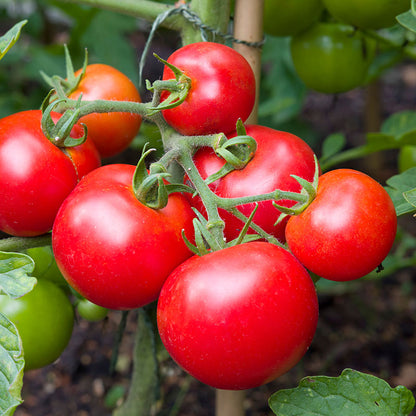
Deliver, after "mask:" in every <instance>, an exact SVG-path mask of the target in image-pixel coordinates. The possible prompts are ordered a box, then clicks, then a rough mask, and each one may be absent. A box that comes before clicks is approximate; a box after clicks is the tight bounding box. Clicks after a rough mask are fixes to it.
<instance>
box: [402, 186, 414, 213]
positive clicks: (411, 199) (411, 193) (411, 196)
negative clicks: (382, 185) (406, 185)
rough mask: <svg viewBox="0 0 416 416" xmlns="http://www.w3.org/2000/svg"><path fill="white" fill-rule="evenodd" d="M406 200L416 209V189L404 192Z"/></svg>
mask: <svg viewBox="0 0 416 416" xmlns="http://www.w3.org/2000/svg"><path fill="white" fill-rule="evenodd" d="M403 196H404V199H405V200H406V201H407V202H408V203H409V204H410V205H413V206H414V207H415V208H416V188H414V189H411V190H410V191H406V192H403Z"/></svg>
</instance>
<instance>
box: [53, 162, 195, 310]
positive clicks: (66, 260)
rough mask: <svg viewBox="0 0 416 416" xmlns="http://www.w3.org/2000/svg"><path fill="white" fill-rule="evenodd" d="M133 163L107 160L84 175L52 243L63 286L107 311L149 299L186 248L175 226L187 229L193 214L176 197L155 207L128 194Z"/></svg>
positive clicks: (62, 213) (56, 226) (188, 231)
mask: <svg viewBox="0 0 416 416" xmlns="http://www.w3.org/2000/svg"><path fill="white" fill-rule="evenodd" d="M134 170H135V166H133V165H121V164H112V165H105V166H103V167H101V168H99V169H96V170H95V171H93V172H91V174H89V175H87V176H85V178H84V179H83V180H82V181H81V182H80V183H79V184H78V186H77V187H76V188H75V189H74V190H73V192H71V194H70V195H69V196H68V198H67V199H66V200H65V202H64V203H63V204H62V207H61V208H60V210H59V212H58V215H57V216H56V220H55V223H54V226H53V230H52V248H53V251H54V254H55V259H56V262H57V264H58V267H59V269H60V270H61V272H62V274H63V275H64V277H65V279H66V280H67V281H68V283H69V284H70V285H71V286H72V287H73V288H74V289H75V290H76V291H77V292H78V293H80V294H81V295H82V296H84V297H85V298H87V299H88V300H89V301H91V302H93V303H95V304H97V305H100V306H102V307H104V308H108V309H134V308H138V307H141V306H144V305H146V304H147V303H150V302H152V301H154V300H155V299H156V298H157V296H158V294H159V291H160V289H161V287H162V284H163V282H164V281H165V279H166V278H167V276H168V275H169V273H170V272H171V271H172V270H173V269H174V268H175V267H176V266H177V265H178V264H180V263H181V262H183V261H184V260H185V259H187V258H188V257H189V256H190V255H191V254H192V253H191V252H190V251H189V250H188V248H187V247H186V245H185V243H184V241H183V239H182V235H181V231H182V230H184V231H185V233H186V235H187V236H191V234H192V233H193V224H192V220H193V217H194V214H193V211H192V209H191V207H190V205H189V203H188V202H187V200H186V198H185V197H184V196H182V195H181V194H171V195H170V196H169V202H168V205H167V206H166V207H165V208H162V209H160V210H153V209H151V208H148V207H146V206H145V205H143V204H142V203H140V202H139V201H138V200H137V199H136V197H135V195H134V192H133V188H132V180H133V174H134Z"/></svg>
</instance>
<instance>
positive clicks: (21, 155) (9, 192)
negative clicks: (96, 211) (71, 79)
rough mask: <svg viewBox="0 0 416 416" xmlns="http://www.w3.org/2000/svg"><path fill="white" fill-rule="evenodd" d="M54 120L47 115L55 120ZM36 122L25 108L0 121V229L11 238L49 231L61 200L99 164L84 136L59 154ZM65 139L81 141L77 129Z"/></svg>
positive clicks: (38, 119) (36, 114) (35, 113)
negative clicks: (80, 143) (80, 142)
mask: <svg viewBox="0 0 416 416" xmlns="http://www.w3.org/2000/svg"><path fill="white" fill-rule="evenodd" d="M59 117H60V114H57V113H52V118H53V119H54V121H55V122H56V121H57V120H58V118H59ZM41 118H42V113H41V111H40V110H31V111H23V112H19V113H15V114H13V115H10V116H8V117H5V118H3V119H1V120H0V199H1V201H2V203H1V205H0V230H2V231H4V232H6V233H8V234H12V235H15V236H21V237H32V236H36V235H40V234H43V233H46V232H48V231H50V230H51V229H52V224H53V221H54V219H55V215H56V213H57V212H58V209H59V207H60V205H61V203H62V201H63V200H64V199H65V198H66V197H67V195H68V194H69V193H70V192H71V191H72V189H73V188H74V187H75V185H76V184H77V183H78V181H79V179H81V177H82V176H83V175H85V174H86V173H87V172H89V171H91V170H93V169H95V168H97V167H98V166H100V164H101V161H100V158H99V154H98V152H97V149H96V148H95V146H94V144H93V143H92V141H91V140H90V139H89V138H88V139H87V140H86V142H85V143H83V144H82V145H80V146H76V147H73V148H67V149H65V151H63V150H61V149H60V148H58V147H57V146H55V145H54V144H53V143H52V142H50V141H49V140H48V139H47V138H46V137H45V135H44V134H43V132H42V128H41ZM71 135H72V137H75V138H79V137H82V135H83V129H82V128H81V126H79V125H75V126H74V128H73V130H72V132H71Z"/></svg>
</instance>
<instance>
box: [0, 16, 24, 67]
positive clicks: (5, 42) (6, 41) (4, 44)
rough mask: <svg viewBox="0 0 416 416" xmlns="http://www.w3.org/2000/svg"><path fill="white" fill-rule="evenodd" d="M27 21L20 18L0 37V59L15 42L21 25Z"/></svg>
mask: <svg viewBox="0 0 416 416" xmlns="http://www.w3.org/2000/svg"><path fill="white" fill-rule="evenodd" d="M26 23H27V20H22V21H21V22H19V23H16V24H15V25H14V26H13V27H12V28H11V29H10V30H9V31H7V32H6V33H5V34H4V35H3V36H2V37H0V59H2V58H3V56H4V55H6V53H7V52H8V51H9V50H10V48H11V47H12V46H13V45H14V44H15V43H16V42H17V40H18V39H19V37H20V32H21V30H22V27H23V26H24V25H25V24H26Z"/></svg>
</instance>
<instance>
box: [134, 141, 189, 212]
mask: <svg viewBox="0 0 416 416" xmlns="http://www.w3.org/2000/svg"><path fill="white" fill-rule="evenodd" d="M153 151H155V149H146V146H144V148H143V151H142V155H141V157H140V159H139V162H138V163H137V166H136V170H135V172H134V175H133V191H134V194H135V196H136V198H137V199H138V200H139V201H140V202H141V203H142V204H143V205H146V206H147V207H149V208H152V209H161V208H164V207H165V206H166V205H167V204H168V197H169V194H171V193H174V192H192V191H193V190H192V188H190V187H189V186H186V185H184V184H170V183H168V182H167V178H169V177H170V176H171V174H170V173H169V172H168V170H167V168H166V166H165V165H164V164H163V163H162V162H161V161H159V162H155V163H152V164H151V165H150V167H149V169H147V168H146V164H145V159H146V156H148V155H149V154H150V153H152V152H153ZM172 153H173V152H172ZM168 155H169V154H168Z"/></svg>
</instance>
